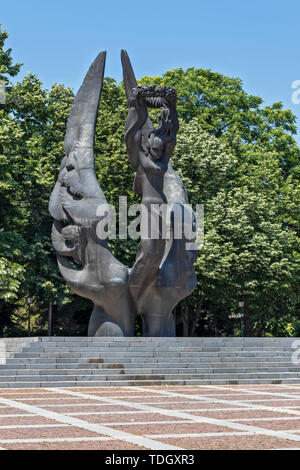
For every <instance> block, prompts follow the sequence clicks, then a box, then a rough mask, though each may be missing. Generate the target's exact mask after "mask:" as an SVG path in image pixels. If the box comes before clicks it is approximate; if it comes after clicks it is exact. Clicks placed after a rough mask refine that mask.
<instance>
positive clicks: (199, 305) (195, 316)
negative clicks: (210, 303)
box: [189, 296, 204, 336]
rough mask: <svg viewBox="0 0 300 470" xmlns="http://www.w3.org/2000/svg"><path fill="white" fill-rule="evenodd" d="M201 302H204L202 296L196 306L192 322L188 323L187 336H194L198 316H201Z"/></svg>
mask: <svg viewBox="0 0 300 470" xmlns="http://www.w3.org/2000/svg"><path fill="white" fill-rule="evenodd" d="M203 301H204V296H202V297H201V298H200V300H199V302H198V305H197V309H196V312H195V315H194V317H193V320H192V321H191V323H190V331H189V336H195V331H196V328H197V326H198V324H199V319H200V314H201V310H202V304H203Z"/></svg>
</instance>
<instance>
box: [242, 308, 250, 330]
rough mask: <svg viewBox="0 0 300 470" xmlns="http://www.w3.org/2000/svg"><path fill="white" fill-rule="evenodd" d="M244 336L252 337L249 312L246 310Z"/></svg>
mask: <svg viewBox="0 0 300 470" xmlns="http://www.w3.org/2000/svg"><path fill="white" fill-rule="evenodd" d="M244 336H251V331H250V317H249V311H248V310H247V309H246V308H245V309H244Z"/></svg>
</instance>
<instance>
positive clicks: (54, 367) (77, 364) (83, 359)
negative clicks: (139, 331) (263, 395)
mask: <svg viewBox="0 0 300 470" xmlns="http://www.w3.org/2000/svg"><path fill="white" fill-rule="evenodd" d="M296 339H297V338H223V337H222V338H219V337H218V338H140V337H136V338H117V337H112V338H108V337H101V338H88V337H39V338H4V339H0V388H2V387H12V388H17V387H18V388H19V387H22V388H31V387H76V386H79V387H88V386H89V387H96V386H101V387H102V386H122V385H193V384H195V385H224V384H261V383H262V384H265V383H300V364H294V363H293V362H292V354H293V352H294V351H295V349H293V342H294V341H295V340H296ZM299 356H300V354H299Z"/></svg>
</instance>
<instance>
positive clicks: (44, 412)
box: [0, 385, 300, 450]
mask: <svg viewBox="0 0 300 470" xmlns="http://www.w3.org/2000/svg"><path fill="white" fill-rule="evenodd" d="M14 449H15V450H17V449H24V450H26V449H28V450H32V449H34V450H44V449H45V450H46V449H47V450H59V449H63V450H71V449H76V450H78V449H82V450H83V449H87V450H88V449H91V450H92V449H98V450H109V449H111V450H137V449H139V450H143V449H150V450H172V449H173V450H181V449H186V450H192V449H193V450H194V449H199V450H204V449H209V450H229V449H251V450H262V449H264V450H265V449H274V450H275V449H300V385H249V386H247V385H243V386H241V385H230V386H219V385H216V386H208V385H207V386H196V385H195V386H176V387H175V386H174V387H173V386H157V387H150V386H149V387H148V386H147V387H118V388H111V389H108V388H107V387H106V388H99V387H90V388H89V387H88V388H87V387H84V388H49V389H47V388H40V389H37V388H34V389H9V390H8V389H2V390H0V450H14Z"/></svg>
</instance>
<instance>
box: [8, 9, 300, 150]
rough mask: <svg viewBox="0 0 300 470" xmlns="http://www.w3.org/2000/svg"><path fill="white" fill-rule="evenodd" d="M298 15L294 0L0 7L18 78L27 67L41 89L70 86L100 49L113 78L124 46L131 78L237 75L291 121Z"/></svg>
mask: <svg viewBox="0 0 300 470" xmlns="http://www.w3.org/2000/svg"><path fill="white" fill-rule="evenodd" d="M299 13H300V3H299V2H298V1H296V0H289V1H288V2H284V3H282V2H279V1H275V2H274V1H271V0H265V1H263V2H262V1H259V0H253V1H252V2H241V1H238V0H228V1H226V2H224V1H223V0H214V1H210V2H208V1H199V0H188V1H186V2H182V1H181V0H180V1H179V0H172V1H171V0H165V1H164V2H161V1H158V0H152V1H151V2H144V3H143V2H138V1H137V0H133V1H128V2H123V1H121V0H112V1H110V2H104V1H101V0H100V1H99V0H86V1H85V2H82V1H80V0H64V1H63V2H62V1H59V0H52V1H51V2H40V1H37V0H28V1H27V2H23V1H21V0H14V2H13V4H12V3H9V2H7V3H4V2H3V4H2V5H1V18H0V21H1V22H2V25H3V27H4V28H6V29H7V30H8V31H9V32H10V37H9V39H8V41H7V47H12V48H13V51H14V59H15V61H16V62H24V67H23V68H22V72H21V74H20V75H19V76H18V80H19V79H20V77H21V78H22V76H24V75H25V74H26V73H27V72H28V71H30V72H32V73H36V74H37V75H38V77H39V79H40V80H41V81H42V82H43V84H44V86H46V87H49V88H50V87H51V85H52V84H53V83H54V82H58V83H63V84H64V85H70V86H71V87H72V88H74V90H75V91H77V89H78V87H79V85H80V83H81V81H82V79H83V76H84V74H85V71H86V70H87V68H88V66H89V64H90V63H91V62H92V61H93V59H94V58H95V56H96V55H97V54H98V52H99V51H100V50H102V49H107V51H108V60H107V67H106V75H107V76H111V77H113V78H115V79H116V80H117V81H120V80H121V78H122V77H121V64H120V49H121V48H126V49H127V50H128V52H129V54H130V57H131V58H132V61H133V64H134V68H135V72H136V75H137V77H142V76H144V75H148V76H153V75H161V74H162V73H164V72H165V71H167V70H170V69H172V68H178V67H182V68H183V69H186V68H188V67H191V66H194V67H196V68H197V67H201V68H210V69H212V70H214V71H217V72H220V73H223V74H226V75H228V76H233V77H237V76H238V77H240V78H241V79H242V81H243V83H244V89H245V90H246V91H247V92H248V93H251V94H254V95H258V96H262V97H263V99H264V103H265V105H269V104H271V103H273V102H276V101H282V102H283V105H284V107H285V108H290V109H291V110H292V112H293V113H294V114H296V115H297V117H298V120H299V118H300V103H299V104H298V105H296V104H293V103H292V99H291V97H292V93H293V91H294V90H293V89H292V87H291V86H292V83H293V82H294V81H295V80H300V70H299V60H298V56H299ZM297 127H298V130H299V121H298V123H297ZM297 141H298V143H299V142H300V137H299V136H297Z"/></svg>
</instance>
